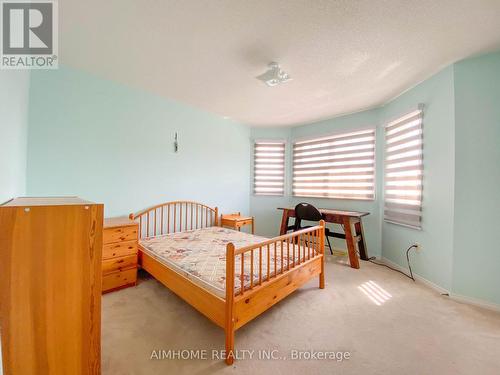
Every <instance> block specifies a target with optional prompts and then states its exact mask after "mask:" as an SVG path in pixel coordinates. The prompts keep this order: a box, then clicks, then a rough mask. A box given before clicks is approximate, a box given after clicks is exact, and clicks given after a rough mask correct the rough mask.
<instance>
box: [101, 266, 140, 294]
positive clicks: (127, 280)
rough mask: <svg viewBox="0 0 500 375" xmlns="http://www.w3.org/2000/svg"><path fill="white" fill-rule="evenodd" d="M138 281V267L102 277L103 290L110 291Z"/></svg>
mask: <svg viewBox="0 0 500 375" xmlns="http://www.w3.org/2000/svg"><path fill="white" fill-rule="evenodd" d="M136 281H137V268H132V269H129V270H125V271H118V272H113V273H110V274H108V275H104V276H103V277H102V291H103V292H108V291H110V290H112V289H117V288H121V287H124V286H128V285H131V284H135V283H136Z"/></svg>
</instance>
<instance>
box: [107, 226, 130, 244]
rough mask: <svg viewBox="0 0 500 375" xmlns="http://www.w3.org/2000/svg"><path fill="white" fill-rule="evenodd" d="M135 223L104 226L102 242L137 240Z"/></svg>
mask: <svg viewBox="0 0 500 375" xmlns="http://www.w3.org/2000/svg"><path fill="white" fill-rule="evenodd" d="M137 228H138V227H137V225H130V226H123V227H111V228H104V231H103V243H104V244H109V243H113V242H119V241H130V240H137Z"/></svg>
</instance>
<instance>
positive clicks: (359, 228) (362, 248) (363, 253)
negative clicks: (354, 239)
mask: <svg viewBox="0 0 500 375" xmlns="http://www.w3.org/2000/svg"><path fill="white" fill-rule="evenodd" d="M354 229H355V230H356V236H359V242H358V248H359V256H360V258H361V259H363V260H368V251H367V248H366V242H365V231H364V230H363V222H362V221H361V219H359V221H358V222H357V223H355V224H354Z"/></svg>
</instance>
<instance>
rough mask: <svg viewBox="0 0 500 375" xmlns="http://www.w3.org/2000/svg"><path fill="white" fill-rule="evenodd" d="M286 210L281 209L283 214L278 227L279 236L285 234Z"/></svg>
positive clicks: (286, 226) (286, 225)
mask: <svg viewBox="0 0 500 375" xmlns="http://www.w3.org/2000/svg"><path fill="white" fill-rule="evenodd" d="M288 219H289V216H288V210H286V209H285V210H283V216H282V217H281V227H280V236H282V235H283V234H286V230H287V228H288Z"/></svg>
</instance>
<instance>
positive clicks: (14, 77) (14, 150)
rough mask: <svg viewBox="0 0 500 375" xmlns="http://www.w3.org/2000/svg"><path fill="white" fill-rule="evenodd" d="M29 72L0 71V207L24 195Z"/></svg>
mask: <svg viewBox="0 0 500 375" xmlns="http://www.w3.org/2000/svg"><path fill="white" fill-rule="evenodd" d="M28 98H29V72H28V71H15V70H0V134H1V136H0V203H2V202H5V201H6V200H8V199H11V198H13V197H16V196H21V195H24V194H25V190H26V142H27V127H28Z"/></svg>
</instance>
